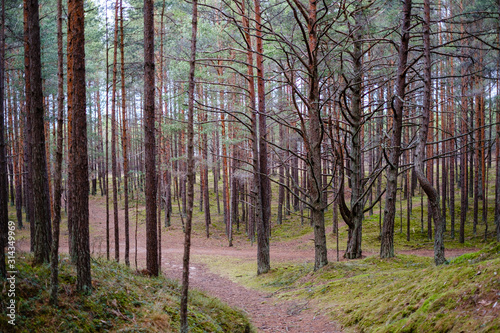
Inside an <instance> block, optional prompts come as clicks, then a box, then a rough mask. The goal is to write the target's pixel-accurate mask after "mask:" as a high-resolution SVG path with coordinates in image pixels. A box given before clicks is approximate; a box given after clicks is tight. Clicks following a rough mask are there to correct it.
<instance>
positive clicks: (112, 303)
mask: <svg viewBox="0 0 500 333" xmlns="http://www.w3.org/2000/svg"><path fill="white" fill-rule="evenodd" d="M16 265H17V269H18V274H16V288H15V290H16V302H17V313H16V321H15V323H16V325H15V327H13V326H11V325H10V324H8V323H7V319H8V318H7V317H6V305H7V303H6V302H8V301H9V298H7V293H6V292H4V291H6V289H5V288H6V284H2V285H1V287H2V298H1V309H2V311H1V312H2V314H1V319H0V332H48V333H49V332H50V333H53V332H178V331H179V308H180V307H179V299H180V286H179V285H178V284H177V282H175V281H172V280H169V279H166V278H164V277H158V278H149V277H145V276H142V275H139V274H137V273H136V272H135V271H133V270H131V269H129V268H127V267H126V266H124V265H120V264H117V263H115V262H109V261H102V260H97V261H93V262H92V279H93V280H92V285H93V290H92V292H91V293H90V294H87V295H83V294H80V293H78V292H76V290H75V286H76V280H75V279H76V278H75V276H76V272H75V269H74V266H73V265H71V264H70V263H69V260H68V259H66V258H63V259H62V261H61V264H60V275H59V276H60V292H59V304H58V306H52V305H50V304H49V302H48V300H49V292H50V283H49V281H50V269H49V266H48V265H42V266H33V265H32V264H31V257H30V256H29V255H26V256H25V257H21V256H19V257H18V262H17V264H16ZM189 295H190V300H189V317H188V321H189V326H190V332H252V331H253V328H252V326H251V325H250V323H249V320H248V319H247V317H246V316H245V315H243V314H242V313H241V312H239V311H236V310H234V309H232V308H230V307H229V306H227V305H225V304H224V303H222V302H220V301H219V300H217V299H215V298H213V297H208V296H206V295H204V294H203V293H200V292H198V291H195V290H191V291H190V294H189Z"/></svg>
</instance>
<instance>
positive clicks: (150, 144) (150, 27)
mask: <svg viewBox="0 0 500 333" xmlns="http://www.w3.org/2000/svg"><path fill="white" fill-rule="evenodd" d="M144 150H145V165H146V189H145V191H146V269H147V270H148V272H149V274H151V275H153V276H158V274H159V271H158V237H157V226H156V162H155V159H156V144H155V63H154V8H153V0H144Z"/></svg>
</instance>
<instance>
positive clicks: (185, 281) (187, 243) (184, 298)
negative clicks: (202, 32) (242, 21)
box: [180, 0, 198, 333]
mask: <svg viewBox="0 0 500 333" xmlns="http://www.w3.org/2000/svg"><path fill="white" fill-rule="evenodd" d="M197 28H198V1H197V0H193V20H192V32H191V57H190V60H189V90H188V128H187V131H188V138H187V140H188V146H187V149H188V152H187V155H188V156H187V164H188V166H187V172H188V174H187V178H188V184H187V196H188V199H187V201H188V202H187V219H186V232H185V238H184V258H183V266H182V295H181V311H180V317H181V332H182V333H187V332H188V331H189V326H188V321H187V303H188V290H189V254H190V253H189V252H190V248H191V220H192V218H193V204H194V175H195V174H194V167H195V165H194V142H193V141H194V128H193V127H194V126H193V119H194V89H195V82H194V72H195V66H196V63H195V62H196V33H197Z"/></svg>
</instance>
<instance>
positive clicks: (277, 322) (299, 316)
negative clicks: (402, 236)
mask: <svg viewBox="0 0 500 333" xmlns="http://www.w3.org/2000/svg"><path fill="white" fill-rule="evenodd" d="M130 206H131V207H130V265H131V267H135V257H136V255H135V253H136V252H135V227H136V223H135V206H134V204H132V203H131V205H130ZM141 211H142V213H144V207H140V206H139V216H140V217H139V225H138V229H137V265H138V267H139V269H142V268H144V267H145V262H146V238H145V223H144V221H142V222H141V218H142V219H144V217H143V216H141ZM112 212H113V209H112V206H111V205H110V258H111V259H113V258H114V255H115V254H114V227H113V215H112ZM89 219H90V250H91V255H92V256H101V257H105V256H106V206H105V201H104V199H103V198H96V197H91V198H90V200H89ZM172 221H173V224H174V225H173V226H171V227H169V228H168V229H166V228H162V260H161V268H162V272H163V274H164V275H166V276H167V277H170V278H174V279H177V280H180V278H181V274H182V255H183V251H184V244H183V242H184V234H183V232H182V228H181V226H180V223H179V222H178V221H177V220H176V218H175V217H174V218H173V219H172ZM119 222H120V262H122V263H123V262H124V250H125V235H124V210H123V209H122V207H120V209H119ZM178 224H179V225H178ZM67 236H68V231H67V228H66V227H65V226H63V227H62V228H61V240H60V250H61V251H62V252H67V251H68V237H67ZM311 237H312V236H311V235H309V234H306V235H304V236H302V237H300V238H298V239H295V240H292V241H288V242H278V243H276V242H275V243H271V248H270V251H271V262H296V263H304V262H312V261H313V260H314V249H313V243H312V241H311V239H310V238H311ZM233 244H234V246H233V247H228V246H227V239H226V238H225V237H224V235H220V234H218V233H217V232H214V233H213V234H212V235H211V237H210V238H208V239H207V238H206V236H205V233H204V232H200V231H199V230H197V229H196V228H195V229H194V230H193V234H192V247H191V258H192V259H191V262H192V264H191V271H190V286H191V287H194V288H197V289H200V290H203V291H205V292H207V293H208V294H210V295H212V296H215V297H217V298H219V299H221V300H223V301H224V302H226V303H227V304H229V305H230V306H232V307H236V308H239V309H241V310H243V311H244V312H246V313H247V314H248V316H249V317H250V319H251V321H252V323H253V324H254V326H255V327H256V328H257V329H258V331H259V332H297V333H299V332H301V333H306V332H310V333H316V332H317V333H321V332H328V333H335V332H342V330H341V327H340V325H339V324H337V323H335V322H332V321H330V320H329V319H328V318H327V317H326V316H324V315H320V314H317V313H315V310H314V307H313V306H310V305H309V304H308V303H306V302H305V301H304V300H300V301H288V300H283V299H280V298H278V297H277V296H276V295H270V294H266V293H264V292H260V291H255V290H250V289H247V288H245V287H244V286H242V285H240V284H238V283H235V282H233V281H231V280H229V279H228V278H226V277H224V276H221V275H219V274H215V273H213V272H211V271H210V270H209V269H208V267H207V265H206V264H205V263H204V262H203V258H207V257H215V258H220V257H225V256H228V257H233V258H237V259H245V260H251V259H253V258H256V253H257V247H256V245H255V244H253V245H252V244H250V242H248V241H245V240H242V239H241V238H235V239H234V240H233ZM19 245H20V246H21V248H22V249H23V250H28V249H29V238H24V239H23V240H22V241H21V242H20V243H19ZM470 251H472V250H471V249H463V250H451V251H447V256H449V257H453V256H457V255H460V254H462V253H465V252H470ZM398 253H406V254H416V255H422V256H430V257H431V256H433V251H431V250H426V249H422V250H411V251H398ZM342 254H343V251H341V253H340V255H341V257H342ZM365 254H366V255H374V254H375V253H369V252H366V253H365ZM335 257H336V253H335V249H331V250H330V251H329V258H331V260H334V258H335Z"/></svg>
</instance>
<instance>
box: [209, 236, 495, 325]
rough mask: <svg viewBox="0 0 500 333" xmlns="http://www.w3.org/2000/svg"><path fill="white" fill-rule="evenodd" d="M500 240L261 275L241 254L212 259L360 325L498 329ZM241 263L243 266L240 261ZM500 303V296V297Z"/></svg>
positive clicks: (230, 273) (287, 267)
mask: <svg viewBox="0 0 500 333" xmlns="http://www.w3.org/2000/svg"><path fill="white" fill-rule="evenodd" d="M498 250H499V247H498V244H492V245H490V246H487V247H485V249H483V250H481V251H479V252H477V253H475V254H473V255H469V256H466V258H475V259H474V260H472V261H469V260H463V259H457V260H454V261H452V263H451V264H450V265H443V266H440V267H435V266H434V264H433V260H432V258H425V257H419V256H413V255H399V256H397V257H396V258H392V259H380V258H378V257H376V256H372V257H367V258H365V259H362V260H355V261H348V262H340V263H337V262H335V263H330V264H328V265H327V266H325V267H323V268H322V269H320V270H318V271H316V272H314V271H313V266H312V264H293V263H280V264H275V265H274V267H273V269H272V270H271V271H270V272H269V273H268V274H264V275H262V276H256V275H255V273H254V267H255V266H254V263H252V264H250V263H249V262H247V261H243V260H241V259H231V258H219V259H214V258H211V260H208V261H207V263H208V264H209V266H210V267H212V268H213V269H214V271H215V270H216V271H217V272H219V273H221V274H223V275H225V276H227V277H229V278H230V279H232V280H234V281H236V282H239V283H242V284H244V285H246V286H247V287H249V288H254V289H258V290H261V291H267V292H273V293H274V294H275V295H276V296H277V297H280V298H287V299H294V300H297V299H299V300H305V299H307V300H309V301H310V302H311V304H314V307H315V308H316V309H317V311H320V312H324V313H327V314H329V315H330V316H331V318H332V319H333V320H336V321H338V322H340V323H341V324H343V325H344V326H345V327H352V328H353V329H354V330H355V331H361V332H449V331H453V332H455V331H457V332H461V331H465V332H493V331H495V328H498V327H499V325H500V319H499V318H500V306H498V304H497V306H496V307H495V308H493V304H494V303H495V302H497V301H498V294H499V293H500V255H499V254H498ZM235 267H237V269H236V268H235ZM499 303H500V302H499Z"/></svg>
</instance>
